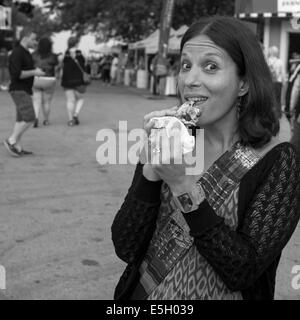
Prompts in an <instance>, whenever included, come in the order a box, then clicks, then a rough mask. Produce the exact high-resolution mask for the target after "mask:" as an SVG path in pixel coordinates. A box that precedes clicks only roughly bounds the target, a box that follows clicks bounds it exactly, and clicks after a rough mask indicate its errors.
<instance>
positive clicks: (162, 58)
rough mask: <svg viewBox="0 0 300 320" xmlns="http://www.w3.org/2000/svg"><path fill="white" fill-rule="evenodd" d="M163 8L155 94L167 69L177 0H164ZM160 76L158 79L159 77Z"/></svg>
mask: <svg viewBox="0 0 300 320" xmlns="http://www.w3.org/2000/svg"><path fill="white" fill-rule="evenodd" d="M162 1H163V9H162V12H161V18H160V33H159V45H158V55H157V60H156V65H155V76H154V88H153V94H154V95H156V94H157V88H156V85H157V81H159V78H160V77H161V76H162V74H164V72H165V71H166V69H167V59H166V58H167V52H168V43H169V36H170V29H171V24H172V17H173V9H174V5H175V0H162ZM157 78H158V79H157Z"/></svg>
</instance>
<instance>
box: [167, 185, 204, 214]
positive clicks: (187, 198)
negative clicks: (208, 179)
mask: <svg viewBox="0 0 300 320" xmlns="http://www.w3.org/2000/svg"><path fill="white" fill-rule="evenodd" d="M204 199H205V193H204V190H203V188H202V186H201V184H200V183H197V184H196V185H195V187H194V188H193V189H192V190H191V191H189V192H185V193H183V194H180V195H179V196H173V201H174V204H175V205H176V207H177V208H178V209H179V210H180V211H181V212H184V213H189V212H192V211H195V210H196V209H198V207H199V205H200V203H201V202H202V201H203V200H204Z"/></svg>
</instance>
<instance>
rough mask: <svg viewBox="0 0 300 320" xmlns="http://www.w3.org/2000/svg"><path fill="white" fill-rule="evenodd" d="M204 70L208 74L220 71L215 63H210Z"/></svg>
mask: <svg viewBox="0 0 300 320" xmlns="http://www.w3.org/2000/svg"><path fill="white" fill-rule="evenodd" d="M204 69H205V70H206V71H208V72H214V71H216V70H217V69H218V66H217V65H216V64H215V63H213V62H210V63H207V64H206V65H205V67H204Z"/></svg>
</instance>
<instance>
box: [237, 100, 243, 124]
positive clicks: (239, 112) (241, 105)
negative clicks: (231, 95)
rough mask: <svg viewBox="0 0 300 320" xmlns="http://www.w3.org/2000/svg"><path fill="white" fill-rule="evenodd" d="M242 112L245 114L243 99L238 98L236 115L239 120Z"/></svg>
mask: <svg viewBox="0 0 300 320" xmlns="http://www.w3.org/2000/svg"><path fill="white" fill-rule="evenodd" d="M242 112H243V104H242V97H238V98H237V102H236V114H237V118H238V119H239V118H240V116H241V113H242Z"/></svg>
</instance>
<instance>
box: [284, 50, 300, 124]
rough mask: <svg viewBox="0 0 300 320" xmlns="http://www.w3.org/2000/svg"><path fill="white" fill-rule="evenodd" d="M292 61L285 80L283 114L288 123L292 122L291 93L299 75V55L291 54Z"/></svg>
mask: <svg viewBox="0 0 300 320" xmlns="http://www.w3.org/2000/svg"><path fill="white" fill-rule="evenodd" d="M292 56H293V59H290V60H289V63H290V68H289V76H288V80H287V86H286V87H287V88H286V93H285V110H284V111H285V114H286V117H287V119H288V120H289V122H291V121H292V120H291V119H292V116H293V115H292V112H291V93H292V89H293V86H294V82H295V80H296V79H297V75H298V74H299V73H300V55H299V54H298V53H296V52H294V53H293V55H292Z"/></svg>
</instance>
